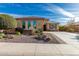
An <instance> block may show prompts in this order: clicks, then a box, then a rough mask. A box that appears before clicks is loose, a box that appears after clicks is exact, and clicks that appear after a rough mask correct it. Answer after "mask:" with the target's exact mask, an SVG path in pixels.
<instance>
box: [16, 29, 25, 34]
mask: <svg viewBox="0 0 79 59" xmlns="http://www.w3.org/2000/svg"><path fill="white" fill-rule="evenodd" d="M23 31H24V30H23V29H22V28H16V32H20V33H23Z"/></svg>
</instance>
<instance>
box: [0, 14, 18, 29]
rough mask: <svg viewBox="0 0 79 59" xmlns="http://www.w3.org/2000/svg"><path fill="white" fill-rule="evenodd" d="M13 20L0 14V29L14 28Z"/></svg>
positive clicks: (14, 22)
mask: <svg viewBox="0 0 79 59" xmlns="http://www.w3.org/2000/svg"><path fill="white" fill-rule="evenodd" d="M16 26H17V22H16V20H15V18H13V17H12V16H9V15H6V14H0V29H7V28H16Z"/></svg>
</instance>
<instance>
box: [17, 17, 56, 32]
mask: <svg viewBox="0 0 79 59" xmlns="http://www.w3.org/2000/svg"><path fill="white" fill-rule="evenodd" d="M16 20H17V23H18V24H17V27H20V28H23V29H25V30H33V29H35V28H36V29H38V28H41V29H43V30H44V31H46V30H57V28H56V27H57V26H56V25H55V26H54V25H50V22H49V20H48V19H46V18H39V17H25V18H16ZM50 27H51V28H50ZM52 27H53V28H52Z"/></svg>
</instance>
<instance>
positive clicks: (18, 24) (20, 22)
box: [17, 20, 22, 28]
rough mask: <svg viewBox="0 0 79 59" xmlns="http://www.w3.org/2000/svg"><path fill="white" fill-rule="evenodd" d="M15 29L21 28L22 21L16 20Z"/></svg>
mask: <svg viewBox="0 0 79 59" xmlns="http://www.w3.org/2000/svg"><path fill="white" fill-rule="evenodd" d="M17 27H20V28H22V21H21V20H17Z"/></svg>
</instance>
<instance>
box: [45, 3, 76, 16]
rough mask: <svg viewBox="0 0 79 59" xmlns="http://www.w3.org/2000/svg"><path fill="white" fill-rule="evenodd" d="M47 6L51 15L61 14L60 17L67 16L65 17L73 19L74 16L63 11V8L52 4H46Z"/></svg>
mask: <svg viewBox="0 0 79 59" xmlns="http://www.w3.org/2000/svg"><path fill="white" fill-rule="evenodd" d="M47 5H48V7H47V10H48V11H50V12H52V13H58V14H62V15H64V16H67V17H75V15H73V14H72V13H70V12H68V11H66V10H64V9H63V8H61V7H59V6H56V5H54V4H47Z"/></svg>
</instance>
